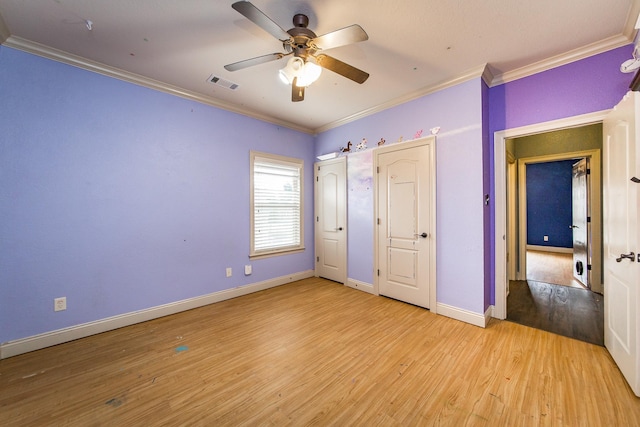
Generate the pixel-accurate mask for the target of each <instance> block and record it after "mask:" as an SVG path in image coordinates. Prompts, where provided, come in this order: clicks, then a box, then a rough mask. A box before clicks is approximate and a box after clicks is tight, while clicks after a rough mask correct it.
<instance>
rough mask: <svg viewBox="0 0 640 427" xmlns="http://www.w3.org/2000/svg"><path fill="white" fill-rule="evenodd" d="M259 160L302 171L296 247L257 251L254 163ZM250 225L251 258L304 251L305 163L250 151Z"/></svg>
mask: <svg viewBox="0 0 640 427" xmlns="http://www.w3.org/2000/svg"><path fill="white" fill-rule="evenodd" d="M256 158H257V159H266V160H268V161H270V162H275V163H281V164H283V165H286V166H295V167H298V168H299V170H300V225H299V227H300V243H299V244H298V245H296V246H288V247H285V248H278V249H263V250H259V251H256V250H255V218H254V216H255V209H254V176H253V174H254V163H255V161H256ZM249 185H250V207H249V209H250V223H251V232H250V236H251V242H250V247H249V258H250V259H259V258H266V257H271V256H276V255H284V254H291V253H297V252H302V251H304V249H305V247H304V161H303V160H302V159H297V158H293V157H286V156H280V155H277V154H270V153H262V152H259V151H253V150H252V151H250V171H249Z"/></svg>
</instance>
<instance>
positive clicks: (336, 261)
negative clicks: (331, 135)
mask: <svg viewBox="0 0 640 427" xmlns="http://www.w3.org/2000/svg"><path fill="white" fill-rule="evenodd" d="M315 175H316V177H315V187H316V188H315V196H316V202H315V203H316V233H315V237H316V239H315V240H316V276H319V277H324V278H326V279H329V280H334V281H336V282H340V283H345V282H346V279H347V227H346V225H347V191H346V188H347V163H346V157H341V158H338V159H335V160H327V161H324V162H319V163H316V168H315Z"/></svg>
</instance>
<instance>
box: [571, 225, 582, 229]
mask: <svg viewBox="0 0 640 427" xmlns="http://www.w3.org/2000/svg"><path fill="white" fill-rule="evenodd" d="M569 228H570V229H572V230H573V229H574V228H580V227H578V226H577V225H570V226H569Z"/></svg>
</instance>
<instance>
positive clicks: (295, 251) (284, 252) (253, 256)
mask: <svg viewBox="0 0 640 427" xmlns="http://www.w3.org/2000/svg"><path fill="white" fill-rule="evenodd" d="M304 251H305V248H304V247H301V248H295V249H286V250H281V251H273V252H264V253H258V254H251V255H249V259H251V260H254V259H262V258H271V257H274V256H279V255H291V254H298V253H301V252H304Z"/></svg>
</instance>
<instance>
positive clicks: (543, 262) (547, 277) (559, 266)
mask: <svg viewBox="0 0 640 427" xmlns="http://www.w3.org/2000/svg"><path fill="white" fill-rule="evenodd" d="M526 257H527V280H533V281H535V282H543V283H551V284H554V285H562V286H571V287H574V288H579V289H586V287H585V286H584V285H582V283H580V282H579V281H578V280H576V279H574V277H573V254H570V253H559V252H545V251H533V250H528V251H527V254H526Z"/></svg>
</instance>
